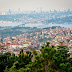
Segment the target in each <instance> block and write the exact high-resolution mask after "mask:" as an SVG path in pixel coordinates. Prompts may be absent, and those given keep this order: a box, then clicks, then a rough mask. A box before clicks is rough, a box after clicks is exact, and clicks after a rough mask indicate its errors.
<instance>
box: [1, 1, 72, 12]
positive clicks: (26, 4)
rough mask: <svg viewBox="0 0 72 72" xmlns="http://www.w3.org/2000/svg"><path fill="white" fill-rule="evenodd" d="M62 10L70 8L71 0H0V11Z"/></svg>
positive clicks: (71, 5) (71, 7)
mask: <svg viewBox="0 0 72 72" xmlns="http://www.w3.org/2000/svg"><path fill="white" fill-rule="evenodd" d="M18 8H20V9H21V10H38V9H39V8H42V10H43V11H48V10H54V9H56V10H59V9H60V10H63V9H68V8H70V9H72V0H0V11H7V10H8V9H12V10H17V9H18Z"/></svg>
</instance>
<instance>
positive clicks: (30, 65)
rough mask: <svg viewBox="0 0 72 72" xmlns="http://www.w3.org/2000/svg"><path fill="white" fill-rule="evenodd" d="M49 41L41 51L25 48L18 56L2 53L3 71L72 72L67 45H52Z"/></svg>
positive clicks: (0, 66) (0, 67)
mask: <svg viewBox="0 0 72 72" xmlns="http://www.w3.org/2000/svg"><path fill="white" fill-rule="evenodd" d="M49 44H50V43H49V42H47V43H46V45H45V46H42V48H41V49H40V51H39V52H37V51H36V50H34V51H33V52H30V51H27V52H26V54H24V53H23V49H22V50H21V51H20V54H19V55H18V56H15V54H12V55H10V54H9V53H5V54H4V55H0V71H1V72H72V58H70V54H69V52H68V50H67V47H66V46H62V45H61V46H58V48H57V50H56V49H55V46H53V45H52V46H50V45H49Z"/></svg>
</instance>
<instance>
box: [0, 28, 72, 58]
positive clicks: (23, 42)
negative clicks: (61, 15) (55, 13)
mask: <svg viewBox="0 0 72 72" xmlns="http://www.w3.org/2000/svg"><path fill="white" fill-rule="evenodd" d="M0 39H1V38H0ZM47 41H48V42H50V45H54V46H55V48H56V47H57V46H59V45H61V44H62V45H64V46H67V47H68V50H69V53H70V54H71V57H72V28H64V27H55V28H44V29H41V31H35V32H31V33H24V34H20V35H17V36H12V37H6V38H4V39H1V41H0V53H3V54H4V53H6V52H9V53H11V54H12V53H14V54H15V55H18V54H19V52H20V50H21V49H23V51H24V53H26V51H32V50H34V49H36V51H39V52H40V50H39V49H40V48H41V46H42V45H45V43H46V42H47Z"/></svg>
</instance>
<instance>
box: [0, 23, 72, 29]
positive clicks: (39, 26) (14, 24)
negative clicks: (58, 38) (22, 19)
mask: <svg viewBox="0 0 72 72" xmlns="http://www.w3.org/2000/svg"><path fill="white" fill-rule="evenodd" d="M21 24H22V23H0V26H18V25H21ZM52 26H61V27H66V28H72V24H37V23H28V24H25V27H38V28H45V27H52Z"/></svg>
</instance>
